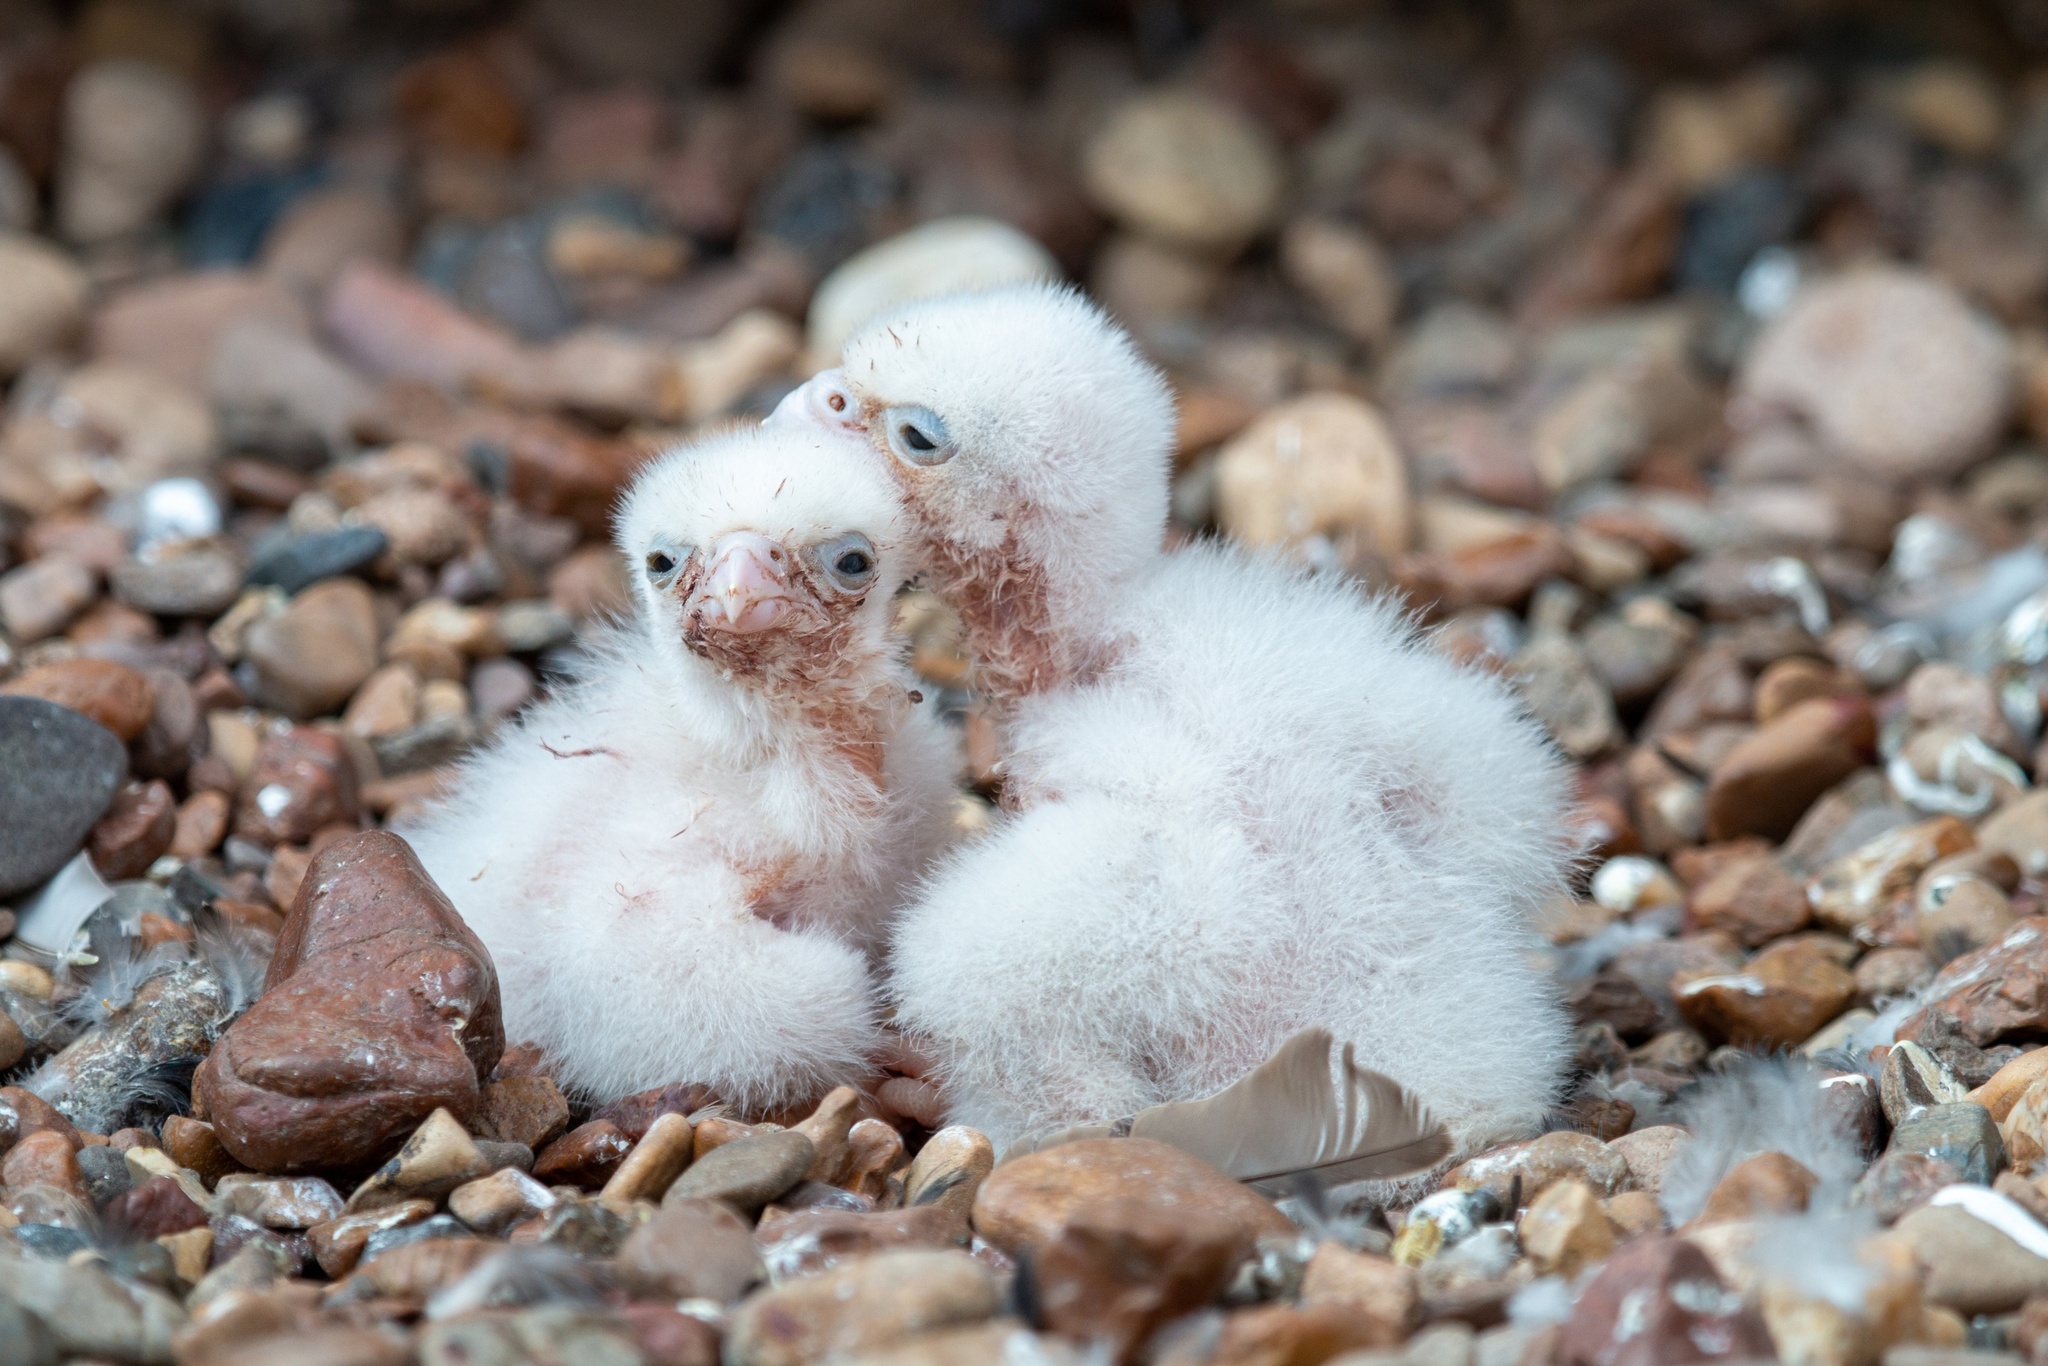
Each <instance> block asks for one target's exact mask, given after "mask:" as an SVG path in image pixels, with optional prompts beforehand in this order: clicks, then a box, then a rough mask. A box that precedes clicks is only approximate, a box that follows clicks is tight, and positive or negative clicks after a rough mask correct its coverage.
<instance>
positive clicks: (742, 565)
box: [691, 531, 797, 636]
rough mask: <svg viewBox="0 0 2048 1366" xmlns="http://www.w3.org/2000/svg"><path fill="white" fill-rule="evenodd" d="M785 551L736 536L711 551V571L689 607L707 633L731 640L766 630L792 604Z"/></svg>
mask: <svg viewBox="0 0 2048 1366" xmlns="http://www.w3.org/2000/svg"><path fill="white" fill-rule="evenodd" d="M788 565H789V552H788V551H787V550H784V549H783V548H782V547H781V546H780V545H778V544H776V543H775V542H774V541H771V540H769V539H768V538H767V537H766V536H762V535H759V534H758V533H756V532H752V531H735V532H733V533H731V534H730V535H727V536H723V537H721V538H719V541H718V543H717V544H716V545H714V546H712V547H711V555H710V566H711V567H710V569H709V570H708V571H707V572H706V574H705V576H704V583H703V586H702V587H701V588H699V589H698V590H697V594H696V598H695V600H694V601H693V602H692V603H691V614H692V616H693V617H694V618H695V619H696V620H698V621H700V622H701V623H702V624H703V625H704V627H705V628H706V629H708V630H716V631H726V632H729V633H731V634H733V635H741V636H747V635H753V634H755V633H756V632H760V631H766V630H768V629H769V628H770V627H772V626H774V625H776V624H777V623H778V622H780V621H782V620H783V619H784V618H785V617H787V616H788V615H789V614H790V612H791V611H793V610H794V609H795V607H796V605H797V600H796V594H795V593H794V592H793V591H792V590H791V588H790V583H789V571H788Z"/></svg>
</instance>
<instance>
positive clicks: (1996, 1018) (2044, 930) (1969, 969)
mask: <svg viewBox="0 0 2048 1366" xmlns="http://www.w3.org/2000/svg"><path fill="white" fill-rule="evenodd" d="M1924 999H1925V1000H1927V1001H1928V1002H1929V1003H1930V1004H1929V1005H1928V1006H1927V1008H1926V1009H1925V1010H1922V1011H1920V1012H1919V1013H1918V1014H1916V1015H1914V1016H1912V1017H1911V1018H1910V1019H1908V1020H1907V1021H1906V1022H1905V1023H1904V1024H1903V1025H1901V1026H1899V1034H1898V1037H1900V1038H1902V1039H1913V1040H1916V1041H1917V1040H1918V1039H1919V1037H1920V1031H1921V1029H1922V1028H1923V1027H1924V1026H1925V1025H1926V1023H1927V1022H1928V1020H1929V1019H1930V1018H1931V1017H1932V1016H1933V1015H1935V1014H1937V1013H1938V1014H1944V1015H1952V1016H1954V1017H1955V1021H1956V1025H1957V1026H1958V1027H1959V1028H1960V1029H1961V1030H1962V1032H1963V1035H1964V1036H1965V1037H1966V1038H1968V1039H1969V1041H1970V1042H1971V1043H1973V1044H1976V1045H1977V1046H1978V1047H1979V1048H1982V1047H1984V1046H1985V1045H1986V1044H1989V1043H1993V1042H1995V1041H1997V1040H1998V1039H2001V1038H2003V1037H2005V1036H2006V1035H2007V1034H2014V1033H2021V1032H2024V1033H2027V1034H2038V1033H2040V1032H2042V1030H2043V1029H2044V1028H2048V916H2029V917H2028V918H2027V919H2025V920H2022V921H2020V922H2019V923H2017V924H2015V925H2014V926H2013V927H2012V928H2011V929H2009V930H2007V931H2006V932H2005V933H2004V934H2003V935H2001V936H1999V938H1998V939H1997V940H1996V941H1994V942H1993V943H1990V944H1986V945H1985V946H1984V947H1983V948H1981V949H1978V950H1977V951H1976V952H1975V953H1966V954H1964V955H1963V956H1962V957H1961V958H1958V959H1956V960H1955V961H1954V962H1952V963H1950V964H1949V965H1948V966H1947V967H1945V968H1943V969H1942V970H1941V972H1940V973H1939V974H1938V975H1937V976H1936V977H1935V979H1934V981H1933V982H1931V983H1930V984H1929V985H1928V986H1927V988H1926V994H1925V997H1924Z"/></svg>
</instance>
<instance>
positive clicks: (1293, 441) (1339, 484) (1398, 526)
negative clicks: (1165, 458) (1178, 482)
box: [1216, 394, 1411, 559]
mask: <svg viewBox="0 0 2048 1366" xmlns="http://www.w3.org/2000/svg"><path fill="white" fill-rule="evenodd" d="M1216 515H1217V522H1218V524H1219V525H1220V526H1221V527H1222V528H1223V530H1224V531H1225V532H1226V533H1228V534H1229V535H1231V536H1232V537H1234V538H1236V539H1237V540H1239V541H1242V542H1243V543H1245V544H1247V545H1252V546H1262V547H1263V546H1291V547H1296V548H1301V547H1306V546H1311V545H1314V544H1323V545H1327V546H1329V547H1331V548H1332V549H1334V551H1335V553H1336V554H1337V555H1338V556H1340V557H1341V558H1344V559H1349V558H1350V557H1351V556H1353V555H1356V554H1358V553H1359V552H1362V551H1370V552H1373V553H1377V554H1379V555H1383V556H1390V555H1398V554H1400V553H1402V552H1404V551H1406V550H1407V549H1408V548H1409V545H1410V543H1411V542H1410V516H1411V514H1410V510H1409V497H1408V477H1407V473H1406V466H1405V465H1404V463H1403V461H1402V458H1401V451H1400V448H1399V446H1398V445H1397V444H1396V443H1395V440H1394V435H1393V433H1392V432H1391V431H1389V430H1388V428H1387V424H1386V422H1385V421H1384V420H1383V419H1382V418H1381V416H1380V414H1379V413H1378V412H1377V411H1376V410H1375V409H1374V408H1373V407H1372V406H1371V405H1370V404H1368V403H1366V402H1365V401H1364V400H1362V399H1357V398H1353V397H1351V396H1349V395H1345V394H1309V395H1305V396H1303V397H1301V398H1298V399H1292V400H1289V401H1288V402H1286V403H1283V404H1280V405H1279V406H1277V407H1275V408H1272V409H1270V410H1269V411H1267V412H1266V413H1265V414H1264V415H1263V416H1262V417H1260V418H1259V419H1258V420H1257V421H1255V422H1254V423H1252V424H1251V426H1249V427H1247V428H1246V429H1245V430H1244V431H1242V432H1240V433H1239V434H1238V435H1237V436H1236V437H1235V438H1233V439H1232V440H1231V441H1230V442H1229V443H1227V444H1226V445H1225V446H1224V448H1223V450H1222V453H1221V455H1220V456H1219V457H1218V460H1217V466H1216ZM1323 553H1324V554H1325V555H1327V554H1328V553H1330V552H1329V551H1325V552H1323Z"/></svg>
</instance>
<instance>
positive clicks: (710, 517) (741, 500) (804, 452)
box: [617, 429, 915, 685]
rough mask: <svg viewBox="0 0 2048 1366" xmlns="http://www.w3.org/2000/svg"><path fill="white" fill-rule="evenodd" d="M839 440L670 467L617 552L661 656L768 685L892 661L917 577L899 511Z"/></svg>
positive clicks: (804, 441) (684, 456) (762, 432)
mask: <svg viewBox="0 0 2048 1366" xmlns="http://www.w3.org/2000/svg"><path fill="white" fill-rule="evenodd" d="M850 444H851V443H849V442H848V441H847V439H846V438H845V437H843V436H840V435H835V434H832V433H827V432H819V431H791V430H768V429H755V430H751V431H734V432H728V433H724V434H722V435H719V436H715V437H711V438H708V439H706V440H703V441H699V442H695V443H693V444H690V445H687V446H682V447H679V448H677V449H675V450H672V451H669V452H668V453H667V454H665V455H663V456H661V457H660V458H658V459H657V460H655V461H654V462H653V463H651V464H649V465H648V466H647V467H646V469H644V470H643V471H642V472H641V474H640V475H639V477H638V478H637V479H636V480H635V481H634V483H633V487H632V489H631V490H630V491H629V492H628V493H627V495H626V498H625V501H624V504H623V506H622V507H621V509H620V512H619V517H618V522H617V527H618V545H619V549H620V550H621V552H623V553H624V555H625V557H626V562H627V566H628V569H629V572H630V573H631V574H632V577H633V585H634V592H635V594H636V595H637V597H638V599H639V604H640V615H641V621H642V623H643V625H644V627H645V629H646V630H647V631H648V632H649V633H650V634H651V635H652V637H653V639H654V643H655V645H656V646H657V648H658V649H660V650H662V651H663V652H664V653H669V654H677V653H680V654H684V655H687V656H689V657H691V658H694V659H696V660H701V661H703V662H705V663H708V664H709V665H711V666H712V667H714V668H715V669H717V670H718V671H719V672H720V673H721V674H723V675H725V676H727V677H729V678H732V679H735V680H738V681H741V682H744V683H752V684H759V685H776V684H788V683H796V684H799V685H818V684H823V683H826V682H829V681H831V680H833V679H835V678H846V677H849V676H851V675H853V674H855V673H857V672H858V671H859V670H860V668H861V666H862V664H863V663H864V662H866V661H871V660H875V659H881V658H887V657H890V655H889V651H890V649H891V647H890V644H889V640H888V633H889V628H890V623H891V620H892V612H893V610H894V609H893V603H892V599H893V597H894V595H895V592H896V590H897V589H898V588H899V587H901V586H902V584H903V582H904V581H905V579H906V578H908V577H909V575H910V574H911V573H912V572H914V569H915V560H914V553H915V552H914V543H913V541H912V538H911V536H910V535H909V531H908V526H907V519H906V518H905V516H904V512H903V508H902V503H901V500H900V499H899V497H898V496H897V494H896V492H895V490H894V488H893V487H892V486H891V485H890V483H889V482H888V480H887V479H886V477H885V476H884V475H883V474H882V472H881V471H879V470H878V469H876V468H874V467H873V463H872V462H871V461H868V460H865V459H863V458H860V452H858V451H857V450H850V449H849V446H850Z"/></svg>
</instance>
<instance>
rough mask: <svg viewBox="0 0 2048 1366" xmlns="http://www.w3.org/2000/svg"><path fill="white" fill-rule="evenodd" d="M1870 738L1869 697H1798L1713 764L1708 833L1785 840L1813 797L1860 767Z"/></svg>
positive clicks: (1718, 837)
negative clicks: (1791, 704)
mask: <svg viewBox="0 0 2048 1366" xmlns="http://www.w3.org/2000/svg"><path fill="white" fill-rule="evenodd" d="M1875 743H1876V725H1875V722H1874V720H1873V719H1872V716H1871V711H1870V705H1869V703H1867V702H1864V701H1862V700H1860V699H1850V698H1815V699H1813V700H1811V701H1807V702H1801V703H1800V704H1799V705H1797V706H1795V707H1793V708H1792V709H1791V710H1790V711H1787V712H1786V713H1785V714H1784V715H1782V716H1780V717H1779V718H1778V719H1777V720H1775V721H1773V722H1771V724H1769V725H1767V726H1763V727H1760V728H1759V729H1758V730H1757V731H1756V732H1755V733H1754V734H1752V735H1750V736H1749V737H1748V738H1746V739H1744V740H1742V741H1741V742H1740V743H1738V744H1737V745H1736V746H1735V747H1734V748H1733V749H1731V750H1730V751H1729V752H1728V754H1727V755H1726V757H1724V758H1723V759H1722V760H1721V761H1720V762H1719V763H1718V764H1716V765H1714V769H1713V775H1712V777H1711V779H1710V780H1709V782H1708V784H1707V806H1706V818H1707V823H1706V834H1707V838H1709V839H1713V840H1725V839H1734V838H1736V837H1737V836H1740V835H1762V836H1764V837H1765V838H1767V839H1774V840H1775V839H1782V838H1784V837H1785V836H1786V835H1788V834H1790V833H1791V830H1792V827H1793V826H1794V825H1795V824H1796V823H1797V822H1798V820H1799V818H1800V817H1801V816H1803V815H1805V814H1806V809H1807V808H1808V807H1809V806H1811V805H1813V802H1814V799H1815V798H1817V797H1819V796H1820V794H1821V793H1823V792H1825V791H1827V790H1828V789H1829V788H1831V787H1833V786H1834V785H1835V784H1836V783H1838V782H1840V781H1841V780H1842V779H1844V778H1846V777H1848V776H1849V775H1850V774H1851V773H1854V772H1855V771H1856V770H1857V769H1858V768H1860V767H1862V766H1863V763H1864V759H1865V757H1866V756H1867V755H1868V754H1869V753H1870V752H1871V749H1872V748H1873V746H1874V745H1875Z"/></svg>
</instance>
